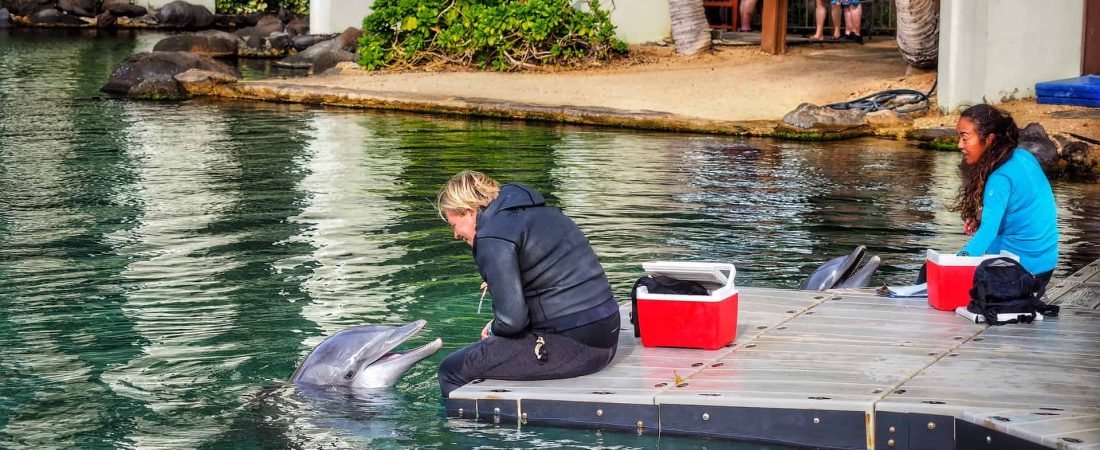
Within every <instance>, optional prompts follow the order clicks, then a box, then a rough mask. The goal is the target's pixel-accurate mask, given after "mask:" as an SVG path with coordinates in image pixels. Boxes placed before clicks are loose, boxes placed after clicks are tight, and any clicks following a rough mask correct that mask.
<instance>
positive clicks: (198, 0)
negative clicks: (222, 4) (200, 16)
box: [131, 0, 217, 12]
mask: <svg viewBox="0 0 1100 450" xmlns="http://www.w3.org/2000/svg"><path fill="white" fill-rule="evenodd" d="M173 1H175V0H134V1H132V2H131V3H133V4H135V5H138V6H144V7H146V8H149V9H160V8H163V7H164V5H167V4H169V3H172V2H173ZM187 3H190V4H192V5H199V6H205V7H206V9H209V10H210V12H217V11H215V10H214V0H187Z"/></svg>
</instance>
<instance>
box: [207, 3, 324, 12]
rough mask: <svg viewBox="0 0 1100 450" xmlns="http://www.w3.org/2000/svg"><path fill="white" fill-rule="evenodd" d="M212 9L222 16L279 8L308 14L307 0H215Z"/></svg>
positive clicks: (276, 9)
mask: <svg viewBox="0 0 1100 450" xmlns="http://www.w3.org/2000/svg"><path fill="white" fill-rule="evenodd" d="M214 7H215V9H217V10H218V11H217V12H219V13H222V14H248V13H256V12H267V11H278V10H279V8H280V7H282V8H285V9H287V10H288V11H290V12H293V13H298V14H309V0H215V1H214Z"/></svg>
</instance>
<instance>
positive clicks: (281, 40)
mask: <svg viewBox="0 0 1100 450" xmlns="http://www.w3.org/2000/svg"><path fill="white" fill-rule="evenodd" d="M267 45H268V47H270V48H272V49H278V50H279V51H282V52H284V53H285V52H286V51H287V50H290V49H292V48H294V39H293V38H291V37H290V35H289V34H287V33H284V32H282V31H279V32H275V33H271V35H269V36H268V37H267Z"/></svg>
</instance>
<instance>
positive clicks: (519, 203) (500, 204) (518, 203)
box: [477, 184, 546, 228]
mask: <svg viewBox="0 0 1100 450" xmlns="http://www.w3.org/2000/svg"><path fill="white" fill-rule="evenodd" d="M544 204H546V199H544V198H542V194H539V193H538V192H535V190H534V189H531V188H529V187H527V186H524V185H522V184H505V185H502V186H501V187H500V194H499V195H497V198H496V199H495V200H493V201H492V202H490V203H489V205H488V206H486V207H485V209H484V210H482V211H481V214H479V215H478V219H479V220H478V221H477V227H478V228H481V223H482V221H481V220H480V219H481V218H482V217H486V218H488V217H493V216H495V215H497V214H498V213H500V212H501V211H504V210H507V209H515V208H530V207H532V206H542V205H544Z"/></svg>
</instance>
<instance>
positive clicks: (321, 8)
mask: <svg viewBox="0 0 1100 450" xmlns="http://www.w3.org/2000/svg"><path fill="white" fill-rule="evenodd" d="M373 5H374V0H309V32H310V34H331V33H340V32H342V31H344V30H346V29H348V27H355V28H359V29H362V28H363V18H364V17H367V16H368V15H370V12H371V6H373Z"/></svg>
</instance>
